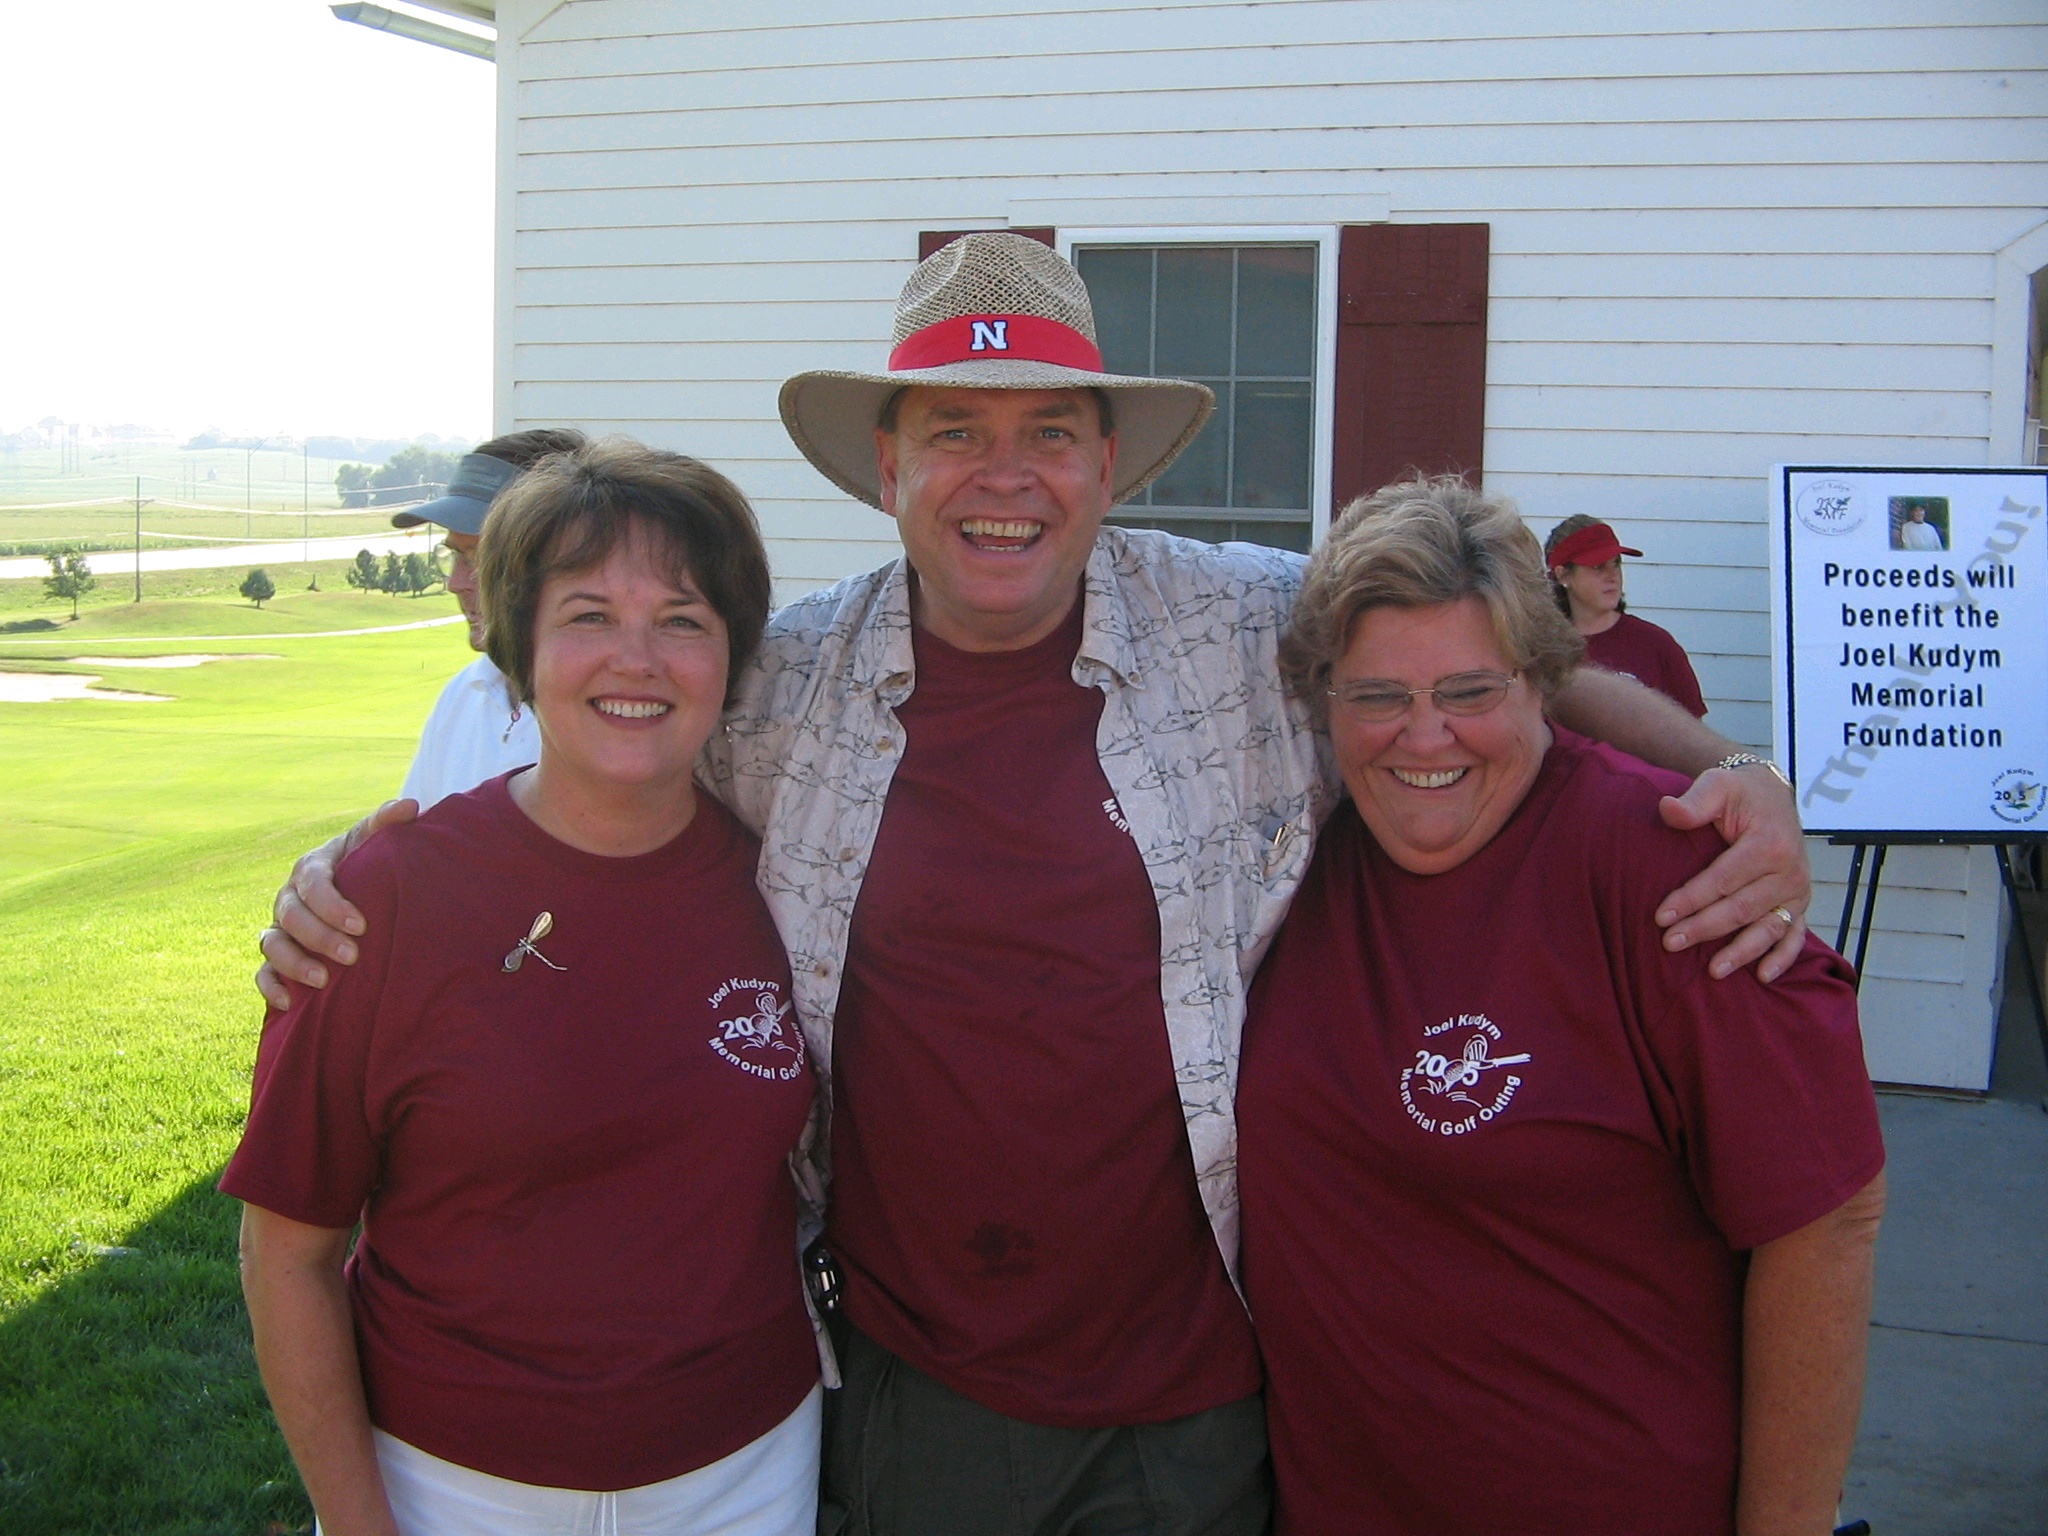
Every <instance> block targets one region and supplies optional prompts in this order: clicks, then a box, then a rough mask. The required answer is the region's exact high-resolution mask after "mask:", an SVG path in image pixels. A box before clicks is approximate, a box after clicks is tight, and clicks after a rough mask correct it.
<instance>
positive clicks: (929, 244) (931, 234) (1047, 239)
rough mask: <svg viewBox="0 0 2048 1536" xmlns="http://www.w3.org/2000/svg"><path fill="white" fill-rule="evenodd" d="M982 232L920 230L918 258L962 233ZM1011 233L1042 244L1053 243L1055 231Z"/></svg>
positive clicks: (1018, 230)
mask: <svg viewBox="0 0 2048 1536" xmlns="http://www.w3.org/2000/svg"><path fill="white" fill-rule="evenodd" d="M980 233H982V231H980V230H977V229H927V230H923V231H920V232H919V234H918V237H917V259H918V260H919V261H923V260H924V259H925V257H927V256H929V255H931V253H932V252H933V251H936V250H938V249H939V248H940V247H942V246H947V245H951V244H952V243H953V242H954V241H955V240H958V239H959V238H960V237H961V236H962V235H977V234H980ZM1009 233H1010V234H1013V235H1023V236H1024V237H1025V238H1027V239H1030V240H1036V241H1037V242H1038V243H1039V244H1040V245H1051V244H1052V243H1053V232H1052V231H1051V230H1050V229H1035V228H1034V229H1013V230H1010V231H1009Z"/></svg>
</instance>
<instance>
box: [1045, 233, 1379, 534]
mask: <svg viewBox="0 0 2048 1536" xmlns="http://www.w3.org/2000/svg"><path fill="white" fill-rule="evenodd" d="M1341 238H1342V230H1341V228H1340V226H1338V225H1335V224H1211V225H1184V224H1175V225H1168V226H1165V227H1160V226H1150V227H1132V226H1128V225H1102V226H1090V225H1081V226H1076V227H1074V228H1071V229H1070V228H1067V227H1066V226H1064V225H1062V226H1060V227H1059V228H1058V231H1057V233H1056V235H1055V244H1054V247H1053V248H1054V249H1055V250H1057V251H1058V252H1059V253H1060V255H1062V256H1064V257H1065V258H1066V259H1067V260H1068V261H1070V262H1071V261H1074V253H1075V250H1076V248H1077V247H1085V246H1102V245H1120V246H1146V247H1154V246H1162V245H1231V246H1245V245H1313V246H1314V247H1315V248H1316V285H1315V294H1316V333H1315V371H1314V373H1313V375H1312V379H1313V385H1312V387H1313V389H1314V400H1313V402H1312V408H1311V410H1310V412H1309V422H1310V426H1309V431H1310V434H1311V436H1312V438H1313V441H1311V442H1310V444H1309V491H1308V514H1309V533H1308V536H1309V547H1310V548H1311V549H1313V548H1314V547H1315V546H1316V545H1318V544H1320V543H1322V541H1323V536H1324V535H1325V534H1326V533H1328V532H1329V530H1330V496H1331V481H1332V479H1333V477H1334V474H1335V470H1334V455H1335V451H1336V423H1337V402H1336V385H1337V294H1338V287H1337V247H1338V242H1339V240H1340V239H1341ZM1076 265H1078V263H1076ZM1225 515H1227V513H1226V514H1225Z"/></svg>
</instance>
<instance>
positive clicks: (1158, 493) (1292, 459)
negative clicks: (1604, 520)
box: [1073, 243, 1318, 551]
mask: <svg viewBox="0 0 2048 1536" xmlns="http://www.w3.org/2000/svg"><path fill="white" fill-rule="evenodd" d="M1317 255H1318V247H1317V246H1316V245H1315V244H1312V243H1304V244H1244V245H1221V244H1218V245H1208V244H1204V245H1126V244H1103V245H1077V246H1076V247H1075V249H1074V251H1073V258H1074V264H1075V266H1076V267H1078V268H1079V269H1080V272H1081V276H1082V279H1083V280H1084V281H1085V282H1086V283H1087V284H1088V295H1089V300H1090V302H1091V303H1092V304H1093V306H1094V309H1095V328H1096V333H1097V340H1098V341H1099V342H1100V344H1101V347H1102V360H1103V365H1104V366H1105V367H1107V368H1108V369H1109V370H1110V371H1111V372H1112V373H1129V374H1143V375H1148V376H1161V375H1165V376H1171V377H1175V378H1183V379H1194V380H1198V381H1199V382H1201V383H1203V384H1206V385H1208V386H1209V387H1210V388H1211V389H1213V390H1214V391H1215V392H1216V414H1215V415H1214V416H1212V417H1211V418H1210V420H1209V423H1208V425H1207V426H1205V427H1204V428H1203V429H1202V431H1201V434H1200V436H1198V437H1197V438H1196V439H1195V440H1194V442H1192V443H1190V444H1189V445H1188V448H1187V450H1186V452H1184V453H1183V454H1182V455H1181V456H1180V457H1179V458H1178V459H1177V460H1175V461H1174V464H1173V467H1172V468H1170V469H1169V470H1167V472H1166V473H1165V474H1164V475H1161V476H1160V477H1159V479H1157V480H1156V481H1154V482H1153V483H1152V485H1151V486H1150V487H1149V488H1147V489H1146V490H1145V491H1144V492H1142V493H1140V494H1139V495H1137V496H1135V497H1133V498H1132V499H1131V500H1130V501H1127V502H1125V503H1124V504H1123V505H1122V506H1120V507H1118V508H1117V509H1116V510H1115V511H1114V512H1113V513H1112V514H1111V515H1110V518H1109V521H1111V522H1112V523H1117V524H1121V525H1122V526H1124V527H1130V528H1163V529H1166V530H1167V531H1169V532H1172V533H1178V534H1184V535H1186V536H1187V537H1189V538H1195V539H1207V540H1210V541H1212V542H1219V541H1222V540H1225V539H1242V540H1246V541H1249V542H1251V543H1256V544H1270V545H1274V546H1276V547H1278V548H1281V549H1295V550H1302V551H1306V550H1307V549H1308V547H1309V540H1310V536H1311V531H1312V528H1313V524H1314V516H1313V512H1312V510H1311V509H1312V506H1313V494H1314V485H1315V478H1316V475H1315V469H1316V453H1315V417H1316V410H1315V406H1316V400H1315V374H1316V353H1317V346H1318V338H1317V328H1316V286H1317V273H1316V259H1317Z"/></svg>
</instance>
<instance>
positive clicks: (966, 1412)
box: [818, 1329, 1272, 1536]
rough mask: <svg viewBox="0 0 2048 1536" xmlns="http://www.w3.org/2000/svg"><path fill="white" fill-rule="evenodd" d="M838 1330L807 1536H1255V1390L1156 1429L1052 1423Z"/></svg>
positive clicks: (1259, 1445)
mask: <svg viewBox="0 0 2048 1536" xmlns="http://www.w3.org/2000/svg"><path fill="white" fill-rule="evenodd" d="M841 1338H842V1348H841V1350H840V1367H841V1370H842V1371H843V1372H844V1375H845V1379H846V1385H845V1386H844V1387H842V1388H841V1389H840V1390H839V1391H836V1392H827V1393H826V1394H825V1450H824V1463H825V1469H824V1486H823V1489H822V1492H821V1494H820V1498H819V1502H818V1533H819V1536H1264V1532H1265V1530H1266V1527H1267V1523H1268V1520H1269V1518H1270V1514H1271V1508H1272V1479H1271V1475H1270V1473H1269V1471H1268V1468H1267V1463H1266V1410H1265V1404H1264V1402H1263V1401H1262V1399H1261V1398H1260V1397H1259V1396H1258V1395H1256V1394H1254V1395H1253V1396H1251V1397H1247V1398H1242V1399H1240V1400H1239V1401H1237V1402H1234V1403H1225V1404H1224V1405H1223V1406H1221V1407H1220V1408H1211V1409H1209V1410H1208V1411H1207V1412H1205V1413H1196V1414H1190V1415H1189V1416H1188V1417H1186V1418H1184V1419H1172V1420H1169V1421H1168V1422H1166V1423H1163V1424H1139V1425H1130V1426H1124V1427H1119V1428H1113V1429H1059V1428H1053V1427H1049V1426H1047V1425H1042V1424H1028V1423H1026V1422H1024V1421H1023V1420H1021V1419H1013V1418H1009V1417H1008V1416H1006V1415H1004V1414H1000V1413H997V1412H995V1411H994V1410H993V1409H989V1408H984V1407H982V1406H981V1405H980V1404H979V1403H976V1402H973V1401H971V1400H969V1399H968V1398H965V1397H962V1396H961V1395H960V1394H959V1393H957V1392H955V1391H953V1390H952V1389H951V1388H950V1387H946V1386H942V1385H941V1384H940V1383H938V1382H937V1381H934V1380H933V1379H932V1378H931V1377H929V1376H927V1375H925V1374H924V1373H923V1372H922V1371H920V1370H918V1369H916V1368H915V1367H914V1366H911V1365H908V1364H906V1363H905V1362H904V1361H902V1360H900V1359H898V1358H897V1357H896V1356H895V1355H893V1354H891V1353H890V1352H889V1351H888V1350H886V1349H884V1348H882V1346H881V1345H879V1344H877V1343H875V1342H874V1341H873V1340H872V1339H869V1338H867V1337H866V1336H865V1335H863V1334H861V1333H860V1332H858V1331H856V1330H853V1329H848V1330H846V1331H845V1333H844V1334H843V1335H842V1336H841Z"/></svg>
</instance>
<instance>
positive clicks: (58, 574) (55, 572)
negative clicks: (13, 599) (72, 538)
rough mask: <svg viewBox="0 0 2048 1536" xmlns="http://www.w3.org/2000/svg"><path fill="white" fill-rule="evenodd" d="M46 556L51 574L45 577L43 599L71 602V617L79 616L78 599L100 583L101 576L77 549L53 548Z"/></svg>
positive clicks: (45, 600) (46, 600)
mask: <svg viewBox="0 0 2048 1536" xmlns="http://www.w3.org/2000/svg"><path fill="white" fill-rule="evenodd" d="M45 558H46V559H47V560H48V561H49V562H50V574H49V575H47V576H45V577H44V578H43V601H44V602H46V603H47V602H49V601H51V600H52V599H53V598H54V599H55V600H56V601H58V602H60V603H62V602H69V603H70V604H71V617H72V618H74V619H75V618H77V617H78V600H79V599H80V598H81V597H83V596H85V594H86V593H88V592H90V591H91V590H92V589H93V588H94V587H96V586H98V585H99V584H100V583H99V578H98V577H96V576H95V575H93V573H92V565H91V563H90V562H88V561H87V560H86V558H85V556H84V555H82V554H80V553H79V552H78V551H77V550H75V549H58V550H52V551H51V552H50V553H49V554H48V555H47V556H45Z"/></svg>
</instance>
